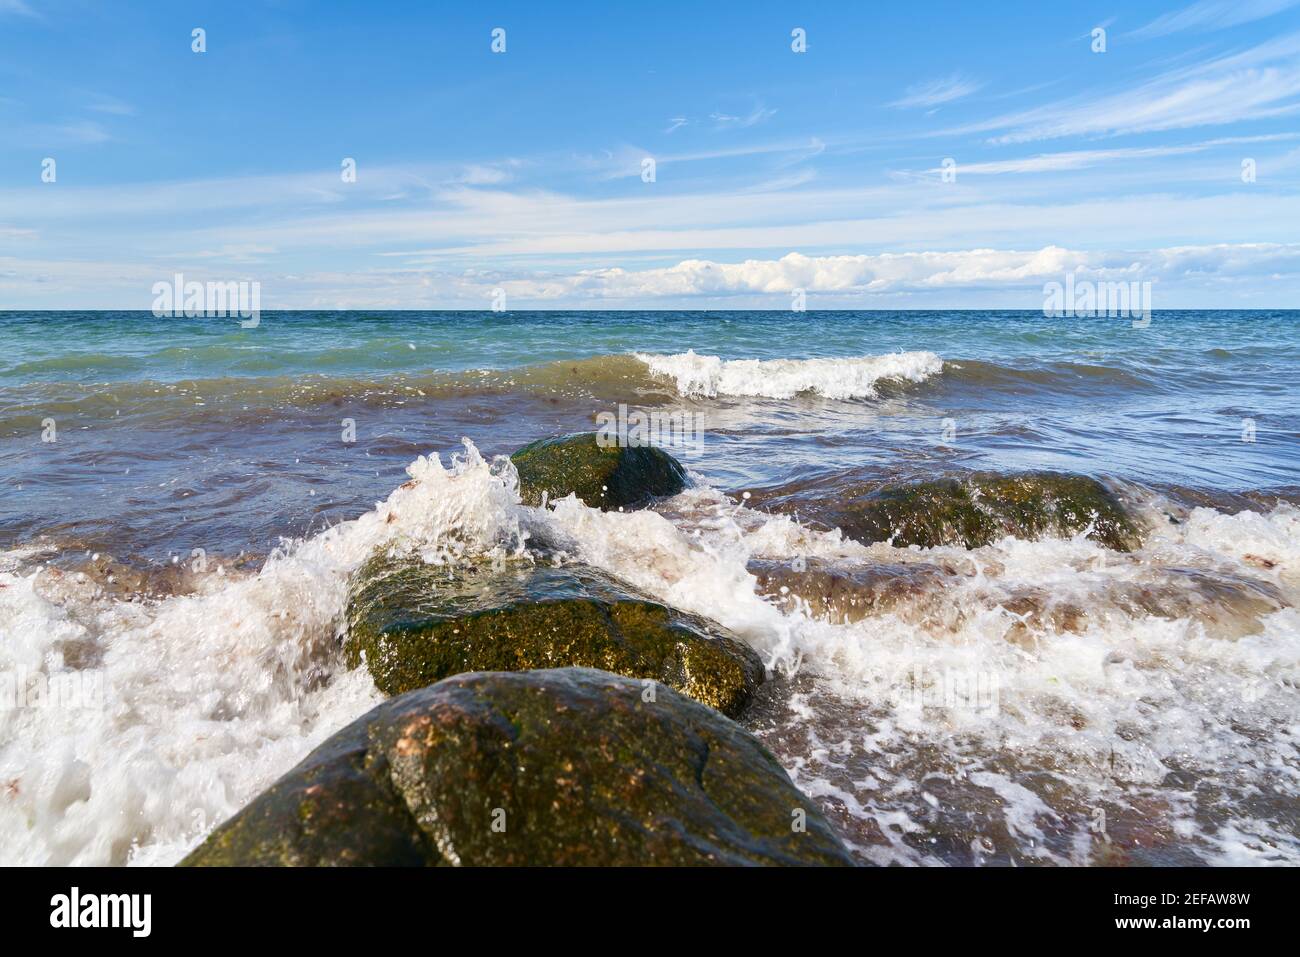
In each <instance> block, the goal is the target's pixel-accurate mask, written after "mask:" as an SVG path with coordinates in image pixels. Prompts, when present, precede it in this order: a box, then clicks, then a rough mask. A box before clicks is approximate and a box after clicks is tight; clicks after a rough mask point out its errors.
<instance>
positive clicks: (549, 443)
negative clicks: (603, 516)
mask: <svg viewBox="0 0 1300 957" xmlns="http://www.w3.org/2000/svg"><path fill="white" fill-rule="evenodd" d="M510 461H512V462H514V464H515V469H516V470H517V471H518V472H519V496H520V498H521V499H522V501H523V503H524V504H525V505H533V506H537V505H540V504H541V503H542V495H543V493H545V494H546V496H547V498H548V500H550V501H555V500H556V499H557V498H563V497H564V496H566V495H568V494H569V493H570V492H572V493H574V494H575V495H577V496H578V498H579V499H581V500H582V501H583V502H584V503H586V504H587V505H589V506H591V507H592V508H601V509H617V508H631V507H634V506H638V505H642V504H644V503H645V502H647V501H649V500H650V499H652V498H655V497H657V496H661V495H676V494H677V493H678V492H680V491H681V490H682V489H684V488H685V487H686V470H685V469H683V468H682V466H681V463H680V462H678V461H677V460H676V459H675V458H673V457H672V456H671V455H669V454H668V453H667V452H665V451H663V449H658V448H654V447H653V446H632V447H627V446H609V447H605V446H602V445H600V444H599V443H598V442H597V441H596V433H595V432H582V433H579V434H577V435H567V436H563V437H561V438H555V439H542V440H541V441H538V442H533V443H531V444H529V445H525V446H524V447H523V448H522V449H520V450H519V451H518V452H516V453H515V454H514V455H512V456H510Z"/></svg>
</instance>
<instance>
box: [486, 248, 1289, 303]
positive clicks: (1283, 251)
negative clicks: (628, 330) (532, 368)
mask: <svg viewBox="0 0 1300 957" xmlns="http://www.w3.org/2000/svg"><path fill="white" fill-rule="evenodd" d="M1069 272H1073V273H1075V274H1076V276H1077V277H1078V278H1087V279H1093V280H1099V281H1101V280H1104V281H1121V280H1122V281H1134V280H1151V281H1157V282H1158V281H1161V280H1176V279H1179V278H1185V277H1188V276H1199V277H1206V276H1219V277H1222V278H1224V279H1227V280H1230V281H1233V282H1237V281H1241V280H1242V279H1244V278H1248V277H1254V278H1255V279H1257V280H1260V281H1262V280H1263V279H1264V278H1265V277H1268V276H1276V275H1278V274H1286V275H1290V276H1300V243H1297V244H1290V245H1284V244H1269V243H1253V244H1241V245H1211V246H1176V247H1169V248H1166V249H1155V250H1143V251H1133V252H1129V251H1112V252H1106V251H1085V250H1071V249H1065V248H1062V247H1059V246H1045V247H1043V248H1042V249H1037V250H1028V251H1023V250H997V249H971V250H963V251H955V252H909V253H882V254H879V255H860V256H805V255H802V254H800V253H789V254H787V255H785V256H782V257H781V258H780V259H747V260H745V261H744V262H739V263H719V262H714V261H712V260H707V259H688V260H684V261H682V262H680V263H678V264H676V265H674V266H669V267H664V268H654V269H642V270H627V269H591V270H581V271H579V272H576V273H573V274H571V275H567V276H546V277H544V278H521V279H514V280H506V281H504V282H501V281H500V280H495V281H497V282H500V283H501V284H502V285H504V287H505V289H506V291H507V292H508V293H510V294H511V295H513V296H517V297H522V298H525V299H530V300H548V299H563V300H590V299H635V300H646V299H657V298H673V299H676V298H684V297H685V298H689V297H709V298H719V297H727V296H742V295H753V294H760V295H775V294H789V293H791V292H793V291H794V290H795V289H804V290H806V291H808V292H810V293H812V292H816V293H821V294H830V295H852V296H861V295H864V294H872V293H886V292H899V291H933V290H939V289H970V288H987V287H1010V288H1034V287H1038V286H1041V285H1042V284H1043V283H1044V282H1048V281H1052V280H1059V279H1062V278H1063V277H1064V276H1065V274H1066V273H1069Z"/></svg>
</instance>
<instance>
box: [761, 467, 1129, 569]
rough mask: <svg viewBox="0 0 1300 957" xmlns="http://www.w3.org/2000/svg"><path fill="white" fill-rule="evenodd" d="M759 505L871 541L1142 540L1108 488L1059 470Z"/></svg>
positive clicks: (839, 487)
mask: <svg viewBox="0 0 1300 957" xmlns="http://www.w3.org/2000/svg"><path fill="white" fill-rule="evenodd" d="M755 504H763V505H766V506H768V507H770V508H774V509H776V510H777V511H797V512H798V513H799V515H800V516H802V517H806V518H811V519H813V520H814V521H817V522H820V523H822V524H824V525H826V526H828V527H834V528H839V529H840V530H841V531H843V532H844V534H845V535H847V536H848V537H849V538H853V539H856V540H857V541H860V542H864V543H867V544H870V543H873V542H884V541H890V540H892V542H893V544H894V545H896V546H900V547H906V546H909V545H917V546H919V547H921V548H933V547H934V546H936V545H961V546H964V547H965V548H979V547H980V546H983V545H988V544H990V543H991V542H995V541H997V540H998V539H999V538H1002V537H1005V536H1007V535H1014V536H1016V537H1018V538H1024V539H1035V538H1041V537H1042V536H1044V535H1049V534H1055V535H1074V534H1077V533H1078V532H1080V531H1083V530H1084V529H1085V528H1088V527H1089V526H1092V529H1091V531H1090V532H1089V533H1088V537H1089V538H1091V539H1093V540H1094V541H1096V542H1098V543H1100V544H1102V545H1105V546H1106V547H1107V548H1112V549H1115V550H1116V551H1121V552H1127V551H1131V550H1132V549H1134V548H1136V547H1137V546H1138V545H1139V544H1140V542H1141V536H1140V534H1139V531H1138V528H1137V526H1136V524H1135V523H1134V522H1133V520H1132V519H1131V518H1130V517H1129V515H1128V513H1127V512H1126V511H1125V509H1124V506H1123V505H1122V504H1121V503H1120V501H1119V499H1118V498H1117V497H1116V496H1115V494H1114V493H1113V492H1111V491H1110V490H1109V489H1108V488H1106V486H1104V485H1102V484H1101V483H1100V482H1098V481H1097V480H1096V479H1092V478H1088V477H1086V476H1082V475H1062V474H1057V473H1054V472H1030V473H1025V474H1021V475H998V474H993V473H988V472H973V473H970V474H969V475H964V476H962V477H961V478H948V479H939V480H934V481H918V482H906V483H890V484H883V485H882V484H880V483H871V482H859V481H854V480H851V479H850V480H848V481H842V480H839V479H837V478H832V479H830V480H817V481H814V482H811V483H803V484H801V485H800V486H799V487H798V488H796V489H794V490H790V491H787V490H783V489H775V490H773V491H772V493H771V494H769V495H767V496H761V497H759V498H758V499H756V502H755Z"/></svg>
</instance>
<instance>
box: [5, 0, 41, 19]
mask: <svg viewBox="0 0 1300 957" xmlns="http://www.w3.org/2000/svg"><path fill="white" fill-rule="evenodd" d="M4 13H12V14H14V15H16V16H20V17H32V18H33V19H39V18H38V17H37V15H36V11H35V10H33V9H32V8H31V7H29V6H28V5H27V4H26V3H24V2H23V0H0V14H4Z"/></svg>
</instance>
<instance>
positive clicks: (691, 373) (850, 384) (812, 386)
mask: <svg viewBox="0 0 1300 957" xmlns="http://www.w3.org/2000/svg"><path fill="white" fill-rule="evenodd" d="M634 355H635V357H636V358H637V359H639V360H641V361H642V362H644V363H645V364H646V366H647V367H649V369H650V371H651V372H652V373H653V374H655V375H658V376H663V377H665V378H668V379H672V380H673V381H674V382H675V383H676V386H677V392H678V394H679V395H682V396H687V397H691V396H703V397H707V398H715V397H717V396H755V397H763V398H769V399H790V398H793V397H794V396H796V395H799V394H800V393H804V392H808V393H815V394H817V395H821V396H824V397H826V398H828V399H864V398H871V397H872V396H875V395H876V384H877V383H878V382H880V381H882V380H885V379H894V380H899V381H907V382H924V381H925V380H926V379H928V378H930V377H931V376H935V375H938V374H939V373H940V372H942V371H943V360H942V359H940V358H939V357H938V356H937V355H935V354H934V353H933V352H892V353H886V354H884V355H877V356H859V357H857V358H847V359H722V358H720V357H718V356H710V355H697V354H696V353H695V351H694V350H693V349H692V350H689V351H687V352H681V353H677V354H675V355H651V354H647V353H640V352H638V353H634Z"/></svg>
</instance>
